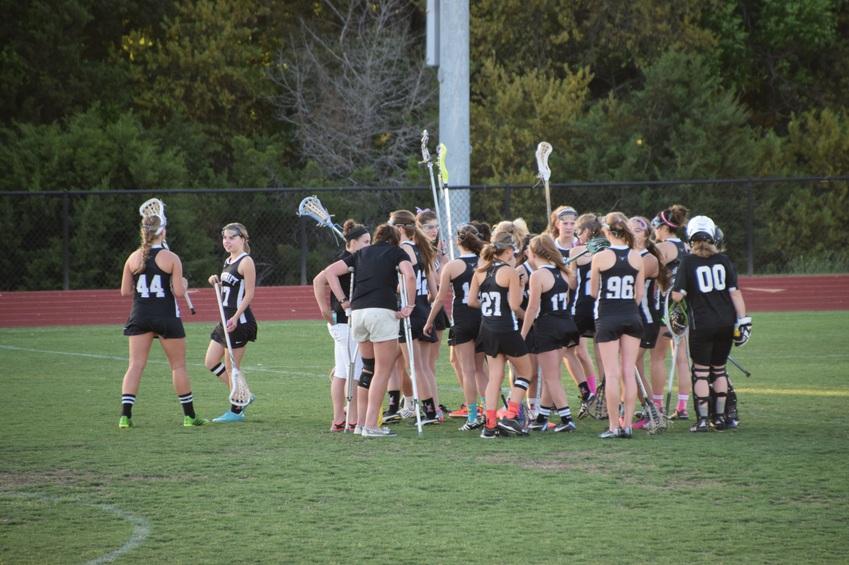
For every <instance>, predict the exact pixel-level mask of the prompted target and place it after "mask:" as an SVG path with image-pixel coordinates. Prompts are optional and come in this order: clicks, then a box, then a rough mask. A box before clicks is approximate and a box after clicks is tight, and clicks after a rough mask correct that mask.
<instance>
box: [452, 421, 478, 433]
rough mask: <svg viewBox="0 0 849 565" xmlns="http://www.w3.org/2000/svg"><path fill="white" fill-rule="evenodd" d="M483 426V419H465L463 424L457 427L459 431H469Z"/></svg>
mask: <svg viewBox="0 0 849 565" xmlns="http://www.w3.org/2000/svg"><path fill="white" fill-rule="evenodd" d="M481 426H483V420H467V421H466V423H465V424H463V425H462V426H460V427H459V428H457V429H458V430H460V431H461V432H469V431H472V430H476V429H478V428H479V427H481Z"/></svg>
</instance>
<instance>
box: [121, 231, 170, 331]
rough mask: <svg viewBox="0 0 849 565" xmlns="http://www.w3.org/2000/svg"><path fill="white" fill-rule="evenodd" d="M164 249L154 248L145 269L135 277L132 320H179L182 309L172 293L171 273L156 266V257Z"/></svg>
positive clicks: (151, 249)
mask: <svg viewBox="0 0 849 565" xmlns="http://www.w3.org/2000/svg"><path fill="white" fill-rule="evenodd" d="M163 249H164V247H162V246H159V245H157V246H154V247H151V248H150V253H149V254H148V256H147V261H145V264H144V269H143V270H142V271H141V272H140V273H137V274H135V275H133V285H134V286H135V289H136V292H135V294H133V308H132V311H131V312H130V318H132V319H140V318H179V317H180V307H179V306H177V299H176V298H175V297H174V293H173V292H172V291H171V273H166V272H165V271H163V270H162V269H160V268H159V267H158V266H157V264H156V256H157V255H159V252H160V251H162V250H163Z"/></svg>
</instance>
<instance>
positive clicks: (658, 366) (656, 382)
mask: <svg viewBox="0 0 849 565" xmlns="http://www.w3.org/2000/svg"><path fill="white" fill-rule="evenodd" d="M688 213H689V210H687V208H685V207H684V206H682V205H680V204H673V205H672V206H670V207H669V208H666V209H665V210H661V211H660V212H658V213H657V215H656V216H655V217H654V219H652V221H651V227H652V228H654V237H655V242H656V245H657V248H658V250H659V251H660V254H661V256H662V257H663V259H662V261H661V262H662V264H663V266H664V267H665V268H666V269H667V270H668V272H669V280H670V281H671V280H674V279H675V273H676V271H677V270H678V265H679V264H680V262H681V259H683V257H684V256H685V255H686V254H687V253H688V252H689V250H688V248H687V245H686V244H685V243H684V242H683V241H681V238H679V237H678V235H677V234H678V230H680V229H681V228H683V227H684V226H685V225H686V224H687V214H688ZM658 332H659V333H658V342H657V344H656V345H655V348H654V349H652V350H651V375H652V386H651V389H652V401H653V402H654V403H655V405H656V406H657V407H658V408H660V409H661V410H662V409H663V390H664V387H665V382H664V381H665V379H666V353H667V352H668V351H669V350H670V349H671V340H672V336H670V335H669V333H668V331H667V329H666V327H664V325H661V326H660V328H659V329H658ZM672 362H673V363H676V364H677V365H676V372H677V374H678V405H677V406H676V408H675V410H674V411H673V413H672V414H671V415H670V416H669V418H670V419H672V420H687V419H688V418H689V414H688V413H687V401H688V400H689V398H690V379H689V378H688V377H687V375H688V374H689V372H690V362H689V359H688V357H687V348H686V347H679V348H678V354H677V358H676V359H673V360H672Z"/></svg>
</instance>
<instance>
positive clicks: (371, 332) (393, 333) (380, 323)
mask: <svg viewBox="0 0 849 565" xmlns="http://www.w3.org/2000/svg"><path fill="white" fill-rule="evenodd" d="M399 322H400V320H398V318H396V317H395V311H394V310H389V309H388V308H361V309H359V310H354V311H353V313H352V314H351V332H352V334H351V335H352V336H353V337H354V339H355V340H357V341H359V342H363V341H371V342H378V341H390V340H393V339H394V340H397V339H398V330H399V329H400V328H401V326H400V325H399Z"/></svg>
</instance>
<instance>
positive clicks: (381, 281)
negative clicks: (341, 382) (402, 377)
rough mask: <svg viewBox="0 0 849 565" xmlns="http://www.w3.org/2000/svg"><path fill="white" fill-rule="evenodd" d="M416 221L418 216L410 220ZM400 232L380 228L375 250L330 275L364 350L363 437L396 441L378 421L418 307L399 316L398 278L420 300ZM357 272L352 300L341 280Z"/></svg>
mask: <svg viewBox="0 0 849 565" xmlns="http://www.w3.org/2000/svg"><path fill="white" fill-rule="evenodd" d="M410 215H411V216H412V214H410ZM400 243H401V240H400V229H398V228H396V227H394V226H391V225H389V224H381V225H380V226H378V227H377V229H376V230H375V232H374V237H373V238H372V244H371V245H369V246H366V247H363V248H362V249H360V250H358V251H356V252H355V253H353V254H352V255H351V256H350V257H346V258H345V259H343V260H339V261H337V262H335V263H333V264H332V265H330V266H329V267H327V268H326V269H325V270H324V273H325V276H326V278H327V282H328V284H329V285H330V290H331V292H332V293H333V295H334V296H335V297H336V300H337V301H339V303H340V305H341V307H342V308H345V309H350V310H351V334H352V337H353V338H354V339H355V340H356V341H357V342H358V343H359V344H360V345H359V347H360V354H361V355H362V358H363V369H362V372H361V374H360V381H359V383H358V389H357V421H358V424H357V427H356V428H355V429H354V433H357V432H360V433H361V434H362V436H363V437H370V438H381V437H393V436H395V435H396V434H395V432H393V431H391V430H389V429H388V428H382V427H378V424H377V418H378V415H379V411H380V405H381V402H382V401H383V395H384V394H386V384H387V382H388V380H389V374H390V373H391V372H392V367H393V365H394V364H395V360H396V359H397V357H398V330H399V323H398V321H399V320H400V319H402V318H406V317H408V316H410V314H411V313H412V312H413V308H414V304H412V303H410V304H407V305H406V306H405V307H403V308H402V309H401V310H400V311H399V310H398V296H397V294H396V292H395V289H396V288H397V286H398V272H399V271H400V273H401V275H403V281H404V284H405V285H406V289H407V294H408V296H415V287H416V279H415V274H414V273H413V266H412V264H411V263H410V257H409V255H407V253H406V252H405V251H404V250H403V249H401V248H400V247H399V244H400ZM349 267H353V268H354V295H353V296H352V297H350V299H349V298H347V297H346V296H345V292H344V291H343V289H342V284H341V283H340V281H339V278H340V277H342V276H344V275H345V274H347V273H348V272H349V271H348V268H349Z"/></svg>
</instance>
